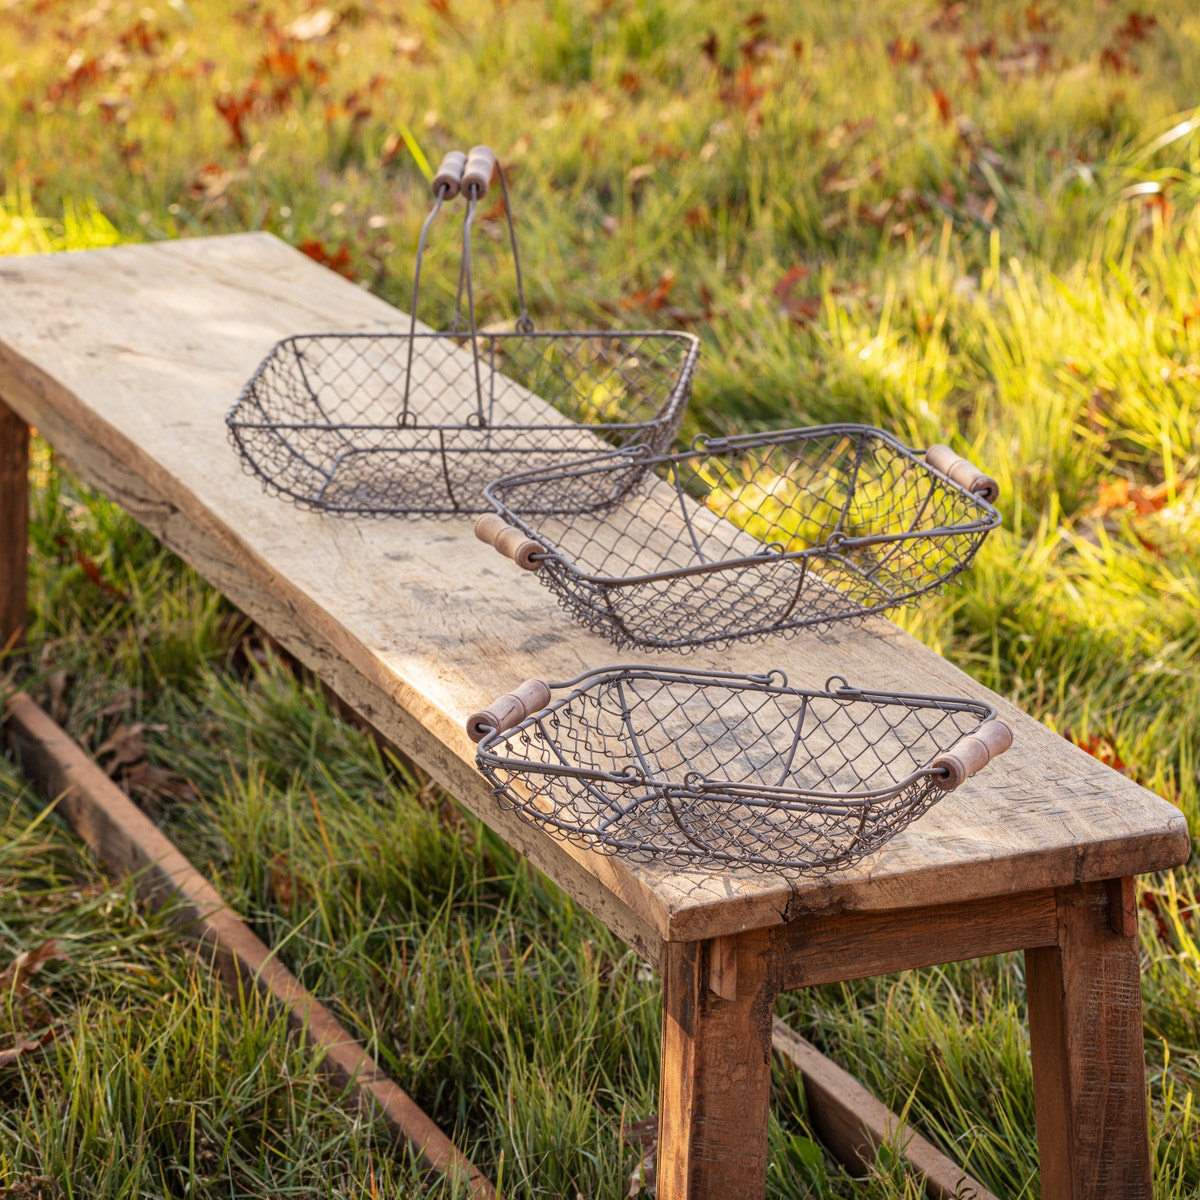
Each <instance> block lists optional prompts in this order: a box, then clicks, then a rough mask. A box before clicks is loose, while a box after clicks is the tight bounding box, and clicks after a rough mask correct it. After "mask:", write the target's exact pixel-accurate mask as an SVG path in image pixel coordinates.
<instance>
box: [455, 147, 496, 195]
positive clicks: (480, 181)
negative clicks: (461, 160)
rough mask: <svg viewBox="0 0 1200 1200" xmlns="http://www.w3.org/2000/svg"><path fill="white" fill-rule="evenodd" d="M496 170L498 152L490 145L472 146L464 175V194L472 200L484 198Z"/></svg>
mask: <svg viewBox="0 0 1200 1200" xmlns="http://www.w3.org/2000/svg"><path fill="white" fill-rule="evenodd" d="M495 170H496V152H495V151H494V150H493V149H492V148H491V147H490V146H472V147H471V152H470V154H468V155H467V165H466V168H465V169H464V171H463V176H462V190H463V195H464V196H466V197H467V198H468V199H470V200H482V199H483V197H484V196H486V195H487V190H488V188H489V187H490V186H491V183H492V175H493V174H494V172H495Z"/></svg>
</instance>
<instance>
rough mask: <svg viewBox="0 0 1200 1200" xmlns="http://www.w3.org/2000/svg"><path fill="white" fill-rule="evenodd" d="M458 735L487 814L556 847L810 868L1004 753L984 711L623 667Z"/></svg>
mask: <svg viewBox="0 0 1200 1200" xmlns="http://www.w3.org/2000/svg"><path fill="white" fill-rule="evenodd" d="M552 689H553V690H554V691H565V692H566V694H565V695H562V696H560V697H558V698H557V699H552V698H551V690H552ZM468 732H469V733H470V735H471V736H472V738H474V739H475V740H476V741H478V743H479V745H478V752H477V757H476V762H477V765H478V767H479V770H480V771H481V772H482V773H483V775H484V776H485V777H486V778H487V780H488V782H489V783H490V784H491V785H492V788H493V790H494V792H495V795H496V798H497V800H498V801H499V802H500V804H501V805H502V806H503V807H505V808H509V809H512V810H514V811H515V812H517V813H519V814H520V815H521V816H522V817H524V818H525V819H526V820H528V821H531V822H533V823H534V824H536V825H539V826H541V827H542V828H543V829H545V830H546V831H547V832H549V833H551V834H552V835H554V836H555V837H558V838H561V839H565V840H567V841H570V842H573V843H575V844H578V845H580V846H585V847H588V848H590V849H593V850H599V851H602V852H604V853H611V854H620V855H623V856H625V857H627V858H629V859H631V860H633V861H637V862H657V863H663V864H666V865H669V866H673V867H679V868H687V867H691V866H698V865H725V866H736V867H749V868H752V869H756V870H761V871H767V870H779V871H787V872H801V873H805V874H814V875H816V874H822V873H824V872H827V871H832V870H837V869H841V868H844V867H846V866H849V865H851V864H852V863H854V862H856V861H858V860H859V859H861V858H862V857H863V856H864V855H867V854H870V853H872V852H874V851H875V850H877V849H878V848H879V847H880V846H882V845H883V844H884V843H885V842H886V841H887V840H888V839H889V838H891V837H893V836H894V835H895V834H896V833H898V832H899V831H900V830H901V829H903V828H904V827H905V826H906V825H908V824H909V823H910V822H912V821H914V820H916V819H917V818H918V817H919V816H921V815H922V814H923V813H924V812H926V811H927V810H928V809H929V808H930V807H931V806H932V805H934V804H935V803H937V801H938V800H939V799H940V798H941V797H942V796H943V795H944V794H945V793H946V792H947V791H950V790H952V789H953V788H955V787H957V786H959V785H960V784H961V783H962V782H963V781H964V780H965V779H967V778H969V777H970V776H971V775H972V774H974V773H975V772H976V771H978V770H979V769H981V768H982V767H983V766H986V764H987V763H988V762H989V761H990V760H991V759H992V758H994V757H995V756H996V755H997V754H1000V753H1003V751H1004V750H1005V749H1007V748H1008V746H1009V745H1011V743H1012V735H1011V733H1010V731H1009V729H1008V727H1007V726H1006V725H1005V724H1004V723H1003V722H1002V721H1000V720H997V719H996V713H995V709H993V708H992V706H991V705H989V704H987V703H984V702H982V701H977V700H971V699H966V698H956V697H949V696H915V695H905V694H902V693H889V692H875V691H865V690H862V689H860V688H855V687H851V686H850V685H849V684H848V683H847V682H846V681H845V680H844V679H842V678H841V677H839V676H834V677H833V678H831V679H830V680H828V681H827V683H826V685H825V689H824V690H823V691H815V690H809V689H804V688H793V687H789V686H788V683H787V679H786V677H785V676H784V674H783V672H781V671H774V672H772V673H771V674H769V675H736V674H728V673H721V672H704V671H689V670H684V669H681V668H676V669H671V670H651V669H648V668H645V667H637V666H619V667H611V668H608V669H605V670H597V671H590V672H588V673H586V674H584V675H580V676H578V677H577V678H575V679H572V680H568V681H567V682H565V683H558V684H552V685H547V684H544V683H540V682H538V681H536V680H531V681H529V682H528V683H526V684H524V685H522V687H521V688H518V689H517V691H516V692H514V693H511V694H509V695H508V696H505V697H501V699H500V700H499V701H497V702H496V703H495V704H493V705H492V706H491V707H490V708H489V709H487V710H484V711H483V712H481V713H476V714H474V715H473V716H472V717H471V718H470V720H469V721H468Z"/></svg>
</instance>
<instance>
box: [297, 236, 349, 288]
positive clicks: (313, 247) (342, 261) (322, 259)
mask: <svg viewBox="0 0 1200 1200" xmlns="http://www.w3.org/2000/svg"><path fill="white" fill-rule="evenodd" d="M299 249H300V253H301V254H307V255H308V257H309V258H311V259H312V260H313V262H318V263H320V264H321V266H323V267H328V268H329V269H330V270H331V271H336V272H337V273H338V274H339V275H341V276H342V277H343V278H345V279H353V278H354V267H353V262H354V258H353V256H352V255H351V253H350V247H349V246H347V245H346V243H345V242H343V243H342V244H341V245H340V246H339V247H338V248H337V249H336V250H329V249H328V248H327V247H326V245H325V243H324V242H318V241H315V240H314V241H307V242H301V243H300V247H299Z"/></svg>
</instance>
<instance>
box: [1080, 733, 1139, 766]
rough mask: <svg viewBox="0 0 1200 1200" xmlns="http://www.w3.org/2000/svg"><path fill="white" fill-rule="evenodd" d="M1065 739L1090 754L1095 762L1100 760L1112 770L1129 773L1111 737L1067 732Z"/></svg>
mask: <svg viewBox="0 0 1200 1200" xmlns="http://www.w3.org/2000/svg"><path fill="white" fill-rule="evenodd" d="M1067 740H1068V741H1071V742H1074V743H1075V745H1076V746H1078V747H1079V748H1080V750H1083V751H1084V752H1085V753H1087V754H1090V755H1091V756H1092V757H1093V758H1094V759H1096V761H1097V762H1102V763H1103V764H1104V765H1105V766H1106V767H1112V769H1113V770H1114V771H1120V772H1121V774H1122V775H1129V774H1130V772H1129V770H1128V768H1127V767H1126V766H1125V760H1124V759H1123V758H1122V757H1121V756H1120V755H1119V754H1118V753H1117V748H1116V745H1115V744H1114V742H1113V741H1112V739H1111V738H1107V737H1097V736H1096V735H1095V734H1089V735H1087V736H1084V737H1075V736H1074V735H1073V734H1068V735H1067Z"/></svg>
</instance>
